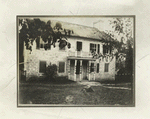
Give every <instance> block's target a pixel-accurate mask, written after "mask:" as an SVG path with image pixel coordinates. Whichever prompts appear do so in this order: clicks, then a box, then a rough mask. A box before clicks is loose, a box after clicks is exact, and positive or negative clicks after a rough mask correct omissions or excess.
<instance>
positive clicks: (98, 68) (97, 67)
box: [97, 63, 99, 73]
mask: <svg viewBox="0 0 150 119" xmlns="http://www.w3.org/2000/svg"><path fill="white" fill-rule="evenodd" d="M97 73H99V63H97Z"/></svg>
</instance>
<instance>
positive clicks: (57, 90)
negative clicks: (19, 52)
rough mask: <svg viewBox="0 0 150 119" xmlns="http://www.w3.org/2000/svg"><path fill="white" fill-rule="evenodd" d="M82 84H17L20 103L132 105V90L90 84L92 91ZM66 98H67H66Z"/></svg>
mask: <svg viewBox="0 0 150 119" xmlns="http://www.w3.org/2000/svg"><path fill="white" fill-rule="evenodd" d="M83 88H84V86H83V85H79V84H77V83H72V84H48V85H46V84H34V83H26V84H20V86H19V103H20V104H63V105H68V104H73V105H105V106H107V105H115V104H116V105H131V106H132V105H133V98H132V96H133V95H132V91H131V90H121V89H110V88H106V87H102V86H92V89H93V90H94V92H84V91H82V89H83ZM66 99H69V101H68V100H66Z"/></svg>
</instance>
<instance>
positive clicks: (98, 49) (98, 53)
mask: <svg viewBox="0 0 150 119" xmlns="http://www.w3.org/2000/svg"><path fill="white" fill-rule="evenodd" d="M99 51H100V45H99V44H98V51H97V53H98V54H99V53H100V52H99Z"/></svg>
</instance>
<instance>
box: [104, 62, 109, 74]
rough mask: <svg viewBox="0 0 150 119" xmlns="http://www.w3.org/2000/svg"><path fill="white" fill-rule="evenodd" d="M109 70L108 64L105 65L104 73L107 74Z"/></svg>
mask: <svg viewBox="0 0 150 119" xmlns="http://www.w3.org/2000/svg"><path fill="white" fill-rule="evenodd" d="M108 70H109V63H105V69H104V72H108Z"/></svg>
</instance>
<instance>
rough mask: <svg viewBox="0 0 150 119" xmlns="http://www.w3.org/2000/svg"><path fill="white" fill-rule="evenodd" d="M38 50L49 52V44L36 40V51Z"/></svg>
mask: <svg viewBox="0 0 150 119" xmlns="http://www.w3.org/2000/svg"><path fill="white" fill-rule="evenodd" d="M40 48H44V49H46V50H50V49H51V44H48V41H47V42H44V41H43V40H42V39H40V38H37V39H36V49H40Z"/></svg>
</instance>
